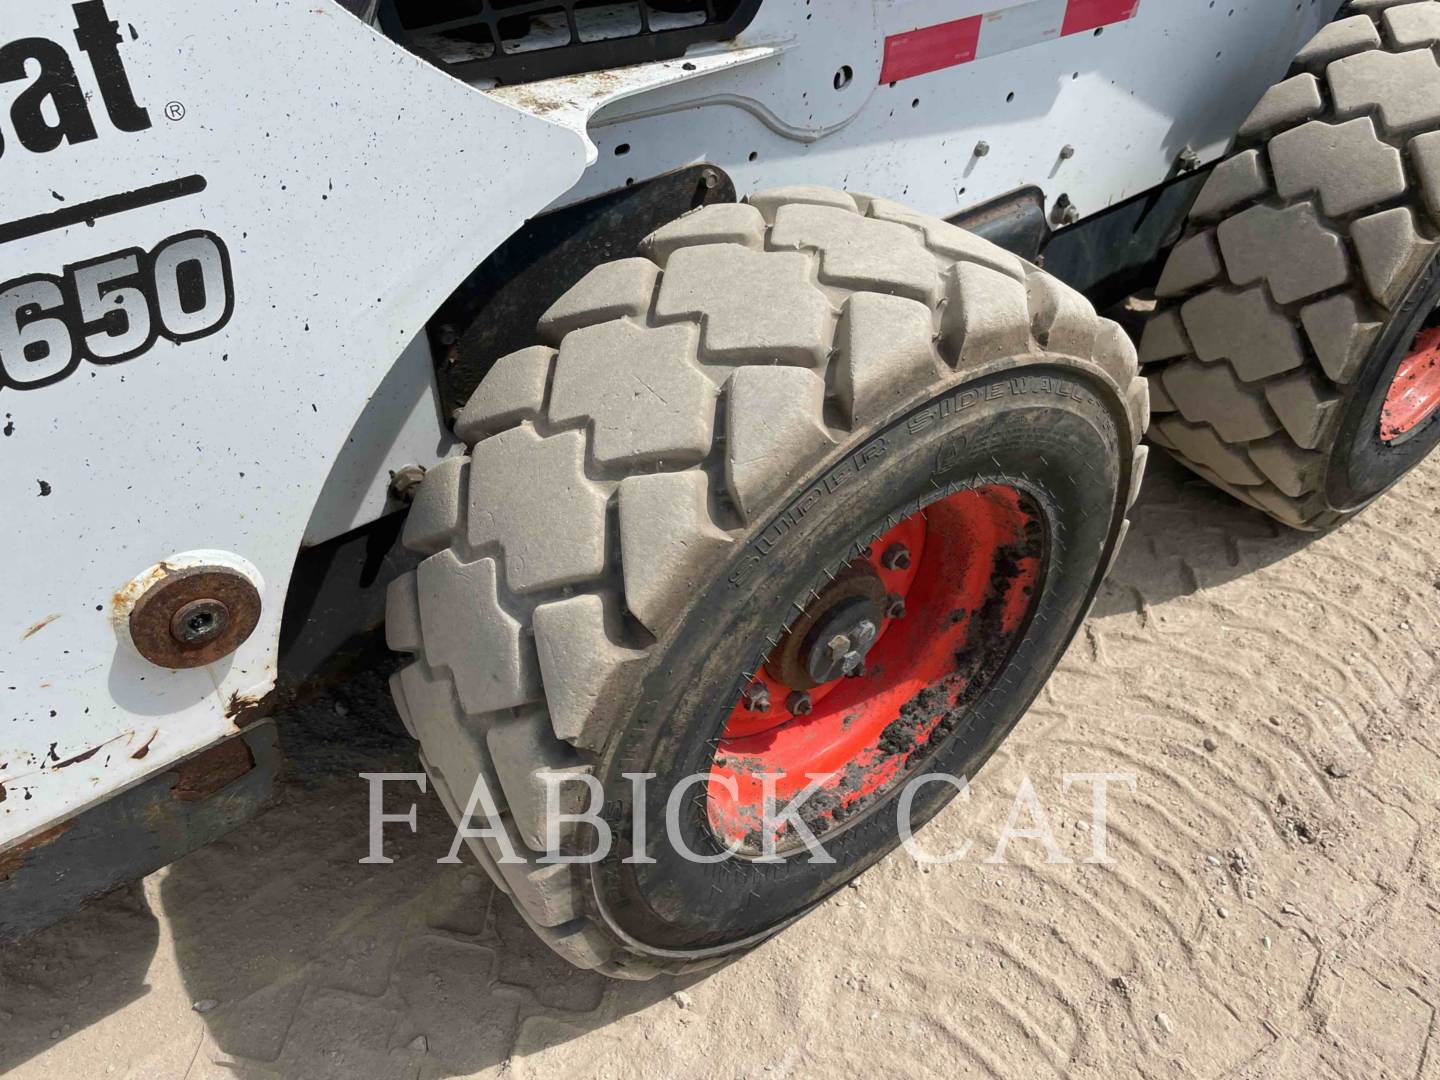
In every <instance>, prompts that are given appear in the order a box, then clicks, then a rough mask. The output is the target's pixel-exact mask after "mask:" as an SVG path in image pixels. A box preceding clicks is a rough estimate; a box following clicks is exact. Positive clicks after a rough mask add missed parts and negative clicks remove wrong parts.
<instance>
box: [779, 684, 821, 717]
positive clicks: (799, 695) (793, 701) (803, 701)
mask: <svg viewBox="0 0 1440 1080" xmlns="http://www.w3.org/2000/svg"><path fill="white" fill-rule="evenodd" d="M785 707H786V708H787V709H789V710H790V715H791V716H809V715H810V710H811V709H813V708H815V703H814V702H813V701H811V700H810V695H809V694H808V693H806V692H805V691H804V690H792V691H791V692H790V696H789V697H788V698H786V699H785Z"/></svg>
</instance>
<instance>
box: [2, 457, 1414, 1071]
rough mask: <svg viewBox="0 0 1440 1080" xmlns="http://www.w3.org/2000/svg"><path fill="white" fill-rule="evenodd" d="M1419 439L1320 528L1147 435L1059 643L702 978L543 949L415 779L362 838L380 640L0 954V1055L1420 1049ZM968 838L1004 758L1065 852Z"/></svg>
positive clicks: (1224, 1054) (685, 1064) (366, 1063)
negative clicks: (787, 904) (260, 805)
mask: <svg viewBox="0 0 1440 1080" xmlns="http://www.w3.org/2000/svg"><path fill="white" fill-rule="evenodd" d="M1437 629H1440V461H1436V462H1434V463H1432V464H1431V465H1429V467H1428V468H1426V469H1424V470H1423V471H1421V472H1420V473H1419V474H1417V475H1415V476H1414V477H1412V478H1411V479H1410V480H1409V481H1407V482H1406V483H1405V484H1404V485H1403V486H1402V487H1401V488H1400V489H1398V490H1397V491H1396V492H1395V493H1393V494H1392V495H1390V496H1389V497H1388V498H1386V499H1385V500H1384V501H1383V502H1382V503H1381V504H1380V505H1378V506H1377V507H1376V508H1374V509H1373V510H1372V511H1371V512H1369V513H1368V514H1366V515H1365V516H1364V517H1363V518H1361V519H1360V520H1359V521H1357V522H1355V523H1353V524H1352V525H1351V526H1350V527H1348V528H1347V529H1345V530H1344V531H1342V532H1341V533H1339V534H1336V535H1333V536H1329V537H1325V538H1323V539H1319V540H1309V539H1307V538H1305V537H1302V536H1298V535H1295V534H1292V533H1288V532H1282V531H1281V530H1279V529H1277V528H1276V527H1274V526H1272V525H1271V524H1270V523H1269V522H1268V521H1267V520H1266V519H1264V518H1262V517H1260V516H1259V515H1258V514H1256V513H1253V512H1251V511H1249V510H1247V509H1244V508H1242V507H1240V506H1238V505H1237V504H1235V503H1233V502H1231V501H1229V500H1228V499H1226V498H1225V497H1224V496H1221V495H1219V494H1217V493H1215V492H1213V491H1211V490H1210V489H1209V488H1207V487H1205V486H1204V485H1203V484H1201V483H1199V482H1198V481H1193V480H1191V479H1189V478H1188V477H1187V476H1186V475H1184V474H1182V473H1180V472H1179V471H1178V470H1177V469H1175V468H1174V467H1173V466H1170V465H1169V464H1168V463H1161V464H1159V465H1158V466H1157V467H1156V468H1155V470H1154V474H1153V477H1152V481H1151V483H1150V484H1149V486H1148V489H1147V491H1146V493H1145V495H1144V497H1143V499H1142V501H1141V503H1140V505H1139V507H1138V510H1137V513H1136V518H1135V526H1134V530H1133V531H1132V533H1131V540H1130V543H1129V546H1128V548H1127V550H1126V552H1125V554H1124V555H1123V556H1122V558H1121V561H1120V563H1119V565H1118V567H1117V569H1116V572H1115V574H1114V576H1113V578H1112V579H1111V582H1110V583H1109V584H1108V585H1107V586H1106V588H1105V591H1104V592H1103V594H1102V595H1101V597H1100V600H1099V602H1098V604H1097V605H1096V607H1095V610H1094V612H1093V614H1092V617H1091V619H1090V621H1089V622H1088V623H1087V625H1086V627H1085V631H1084V633H1083V634H1082V635H1080V637H1079V638H1078V639H1077V641H1076V643H1075V646H1074V648H1073V649H1072V651H1071V653H1070V655H1069V656H1068V658H1067V659H1066V661H1065V664H1064V666H1063V667H1062V669H1061V670H1060V672H1059V673H1058V674H1057V675H1056V677H1055V678H1054V679H1053V680H1052V682H1051V684H1050V686H1049V688H1048V689H1047V690H1046V691H1045V693H1044V695H1043V696H1042V698H1041V699H1040V701H1039V702H1038V703H1037V704H1036V706H1035V708H1034V709H1033V711H1032V712H1031V714H1030V715H1029V717H1028V718H1027V719H1026V720H1025V722H1024V723H1023V724H1022V726H1021V728H1020V731H1019V733H1018V734H1017V735H1016V736H1015V738H1014V739H1012V741H1011V742H1010V743H1009V744H1008V745H1007V747H1006V749H1005V750H1004V752H1003V753H1002V755H1001V757H999V758H997V759H996V761H995V762H993V763H992V765H991V766H990V767H989V768H988V769H987V770H986V771H985V772H984V774H983V775H982V776H981V777H980V778H979V780H978V781H977V782H976V784H975V786H974V792H973V796H972V798H971V800H970V802H969V803H968V804H966V803H956V804H954V805H953V806H952V807H951V808H950V810H948V811H947V812H946V813H945V814H944V815H942V817H941V818H940V819H939V820H937V821H936V822H935V823H934V824H933V825H932V826H931V827H930V828H929V829H927V830H925V831H924V832H923V833H922V834H921V840H922V841H923V842H924V844H925V845H926V846H928V847H930V848H931V849H932V850H940V849H942V848H950V847H954V846H956V845H958V844H959V843H960V842H961V841H962V840H963V839H964V838H966V837H973V838H974V839H975V852H974V853H973V854H972V855H971V856H970V857H968V858H966V859H964V860H962V861H959V862H956V863H953V864H950V865H946V866H934V867H921V866H919V865H917V864H916V863H915V862H913V861H912V860H911V859H910V858H908V857H907V856H906V855H904V854H903V853H897V854H896V855H895V856H893V857H891V858H890V859H888V860H887V861H886V862H884V863H883V864H882V865H880V866H879V867H877V868H876V869H874V870H873V871H871V872H870V873H869V874H867V875H866V876H865V877H864V878H863V879H862V880H861V882H860V883H859V887H858V888H852V889H846V890H843V891H842V894H841V895H840V896H837V897H836V898H834V899H833V900H831V901H830V902H829V903H827V904H826V905H824V906H823V907H822V908H821V909H820V910H819V911H817V912H815V913H814V914H813V915H811V916H809V917H808V918H806V919H804V920H803V921H802V922H801V923H800V924H798V925H796V926H795V927H793V928H791V929H790V930H789V931H788V932H786V933H785V934H783V935H781V936H780V937H779V938H778V939H777V940H775V941H773V942H772V943H770V944H768V945H766V946H765V947H763V948H761V949H760V950H759V951H757V952H756V953H754V954H752V955H750V956H748V957H746V958H744V959H742V960H740V961H738V962H735V963H733V964H731V965H729V966H728V967H726V968H724V969H722V970H720V971H718V972H716V973H713V974H710V975H709V976H707V977H703V978H699V979H689V980H683V981H677V980H659V981H656V982H653V983H649V984H626V983H608V982H606V981H605V980H603V979H601V978H598V977H594V976H591V975H588V974H584V973H578V972H575V971H573V970H570V969H569V968H567V967H565V966H564V965H563V964H561V963H560V962H558V961H556V960H554V959H552V958H551V957H550V955H549V954H548V953H547V952H545V951H544V950H543V949H542V948H540V947H539V946H538V945H537V944H536V943H535V942H534V941H533V940H532V939H531V938H530V936H529V935H528V933H527V932H526V930H525V929H524V927H523V926H522V925H521V923H520V921H519V919H518V918H517V917H516V916H515V915H514V914H513V913H512V912H511V910H510V909H509V906H508V903H507V902H506V901H505V900H504V898H503V897H497V896H496V895H495V894H494V891H493V890H492V888H491V887H490V885H489V884H488V882H487V881H486V880H485V879H484V877H483V875H482V874H480V873H479V872H478V871H477V870H476V869H475V868H474V867H472V866H458V867H457V866H436V865H435V864H434V860H435V859H436V858H437V857H438V856H440V855H442V854H443V853H444V852H445V851H446V850H447V848H448V846H449V840H450V831H449V828H448V824H447V822H446V820H445V817H444V814H443V812H442V811H441V810H440V809H439V807H438V805H437V804H436V803H434V802H433V801H432V800H426V799H423V798H422V799H421V818H420V820H421V828H420V832H419V834H418V835H416V836H411V835H410V834H408V833H407V832H405V831H403V830H402V829H394V828H392V829H391V830H390V832H389V834H388V837H389V839H388V848H389V851H390V853H391V854H392V855H393V856H395V859H396V861H395V863H394V864H393V865H391V866H362V865H360V864H359V863H358V862H357V860H358V859H359V858H360V857H361V856H362V855H363V854H364V848H365V843H366V833H365V824H364V822H365V809H366V800H367V791H366V788H365V785H364V784H363V783H362V782H361V781H360V780H358V779H357V778H356V776H355V773H356V772H358V771H362V770H374V769H395V770H401V771H404V770H409V769H411V768H412V767H413V757H412V755H411V750H410V748H409V746H408V745H406V743H405V740H404V736H403V733H401V732H400V730H399V725H398V723H397V722H396V721H395V719H394V718H393V715H392V714H391V713H390V711H389V706H388V703H387V702H386V701H385V699H384V697H383V694H382V692H381V691H382V684H381V682H380V679H379V677H378V676H377V675H370V676H366V677H362V678H360V679H357V680H355V681H354V682H353V683H351V684H348V685H347V686H345V687H344V688H342V689H341V690H340V691H339V692H338V693H337V694H336V695H335V696H334V697H331V698H327V699H324V700H322V701H319V702H315V703H313V704H311V705H309V706H307V707H306V708H304V709H302V710H300V711H298V712H297V714H296V715H294V716H291V717H288V718H287V719H286V721H285V724H284V727H282V737H283V738H284V739H285V741H286V744H287V748H288V751H289V753H290V755H291V757H292V760H293V762H294V765H293V771H292V773H291V775H289V776H288V777H287V778H286V780H285V782H284V785H283V786H284V800H283V802H282V803H281V804H280V805H279V806H277V807H276V808H275V809H273V810H271V811H269V812H268V813H266V814H265V815H263V816H262V817H261V818H260V819H258V820H256V821H254V822H252V823H251V824H249V825H247V826H245V827H244V828H242V829H240V830H239V831H237V832H235V833H233V834H231V835H230V836H229V837H227V838H225V839H223V840H221V841H220V842H218V843H216V844H213V845H212V846H210V847H208V848H206V849H203V850H201V851H199V852H197V853H195V854H193V855H191V856H189V857H188V858H186V859H184V860H182V861H181V862H179V863H177V864H176V865H174V866H172V867H170V868H169V869H167V870H165V871H162V872H160V873H157V874H155V875H153V876H152V877H150V878H149V879H147V880H146V881H144V882H143V883H141V884H140V885H137V886H136V887H134V888H131V889H126V890H122V891H120V892H118V893H116V894H113V895H111V896H110V897H107V898H105V899H104V900H102V901H99V902H97V903H95V904H94V905H92V906H91V907H90V908H88V909H87V910H85V911H83V912H81V913H80V914H78V915H76V916H75V917H73V918H71V919H70V920H68V921H66V922H65V923H63V924H61V925H59V926H56V927H53V928H52V929H50V930H48V931H45V932H43V933H41V934H39V935H37V936H35V937H33V938H31V939H30V940H28V941H27V942H24V943H22V944H21V945H19V946H15V947H11V948H8V949H6V950H3V951H0V1072H4V1073H7V1074H8V1075H11V1076H14V1077H16V1078H17V1080H18V1078H29V1077H46V1078H52V1077H64V1078H70V1077H75V1078H83V1077H92V1076H96V1077H108V1076H115V1077H137V1078H147V1080H149V1078H172V1077H173V1078H180V1077H191V1078H200V1077H222V1076H238V1077H243V1078H257V1080H258V1078H268V1077H285V1078H305V1080H309V1078H324V1077H336V1078H345V1080H355V1078H360V1077H396V1078H407V1080H408V1078H428V1077H440V1076H450V1075H487V1076H489V1075H502V1074H504V1075H510V1074H513V1075H516V1076H569V1075H574V1076H600V1077H606V1076H609V1077H620V1076H634V1075H639V1076H706V1077H711V1076H715V1077H730V1076H735V1077H741V1076H756V1077H760V1076H765V1077H784V1076H803V1075H821V1074H825V1075H843V1074H850V1075H857V1076H865V1075H876V1074H880V1073H892V1074H903V1075H916V1076H931V1075H934V1076H940V1075H944V1076H953V1075H963V1076H987V1075H988V1076H996V1077H1016V1078H1027V1080H1028V1078H1032V1077H1033V1078H1039V1077H1047V1076H1079V1077H1119V1076H1142V1077H1150V1078H1159V1077H1220V1076H1228V1077H1257V1078H1258V1077H1265V1078H1292V1077H1293V1078H1303V1080H1325V1078H1341V1077H1344V1078H1350V1077H1393V1078H1402V1077H1403V1078H1406V1080H1409V1078H1418V1080H1437V1078H1440V1034H1437V1014H1436V1009H1437V1006H1440V828H1437V825H1440V652H1437V642H1440V634H1437ZM1077 772H1130V773H1133V774H1135V776H1136V777H1137V781H1138V782H1137V790H1136V791H1135V793H1134V794H1133V795H1132V794H1128V793H1125V792H1123V791H1118V790H1117V791H1116V792H1115V793H1114V795H1113V807H1112V812H1111V815H1110V845H1111V854H1112V855H1113V856H1114V857H1115V859H1116V860H1117V861H1116V863H1115V865H1113V866H1108V867H1105V866H1094V865H1083V864H1079V863H1072V864H1068V865H1067V864H1048V863H1047V862H1046V861H1045V858H1046V856H1045V850H1044V848H1043V846H1042V845H1041V844H1040V843H1039V842H1037V841H1035V840H1019V841H1016V842H1015V843H1014V844H1013V845H1012V846H1011V848H1010V851H1009V864H1008V865H1003V866H997V865H989V864H986V863H985V862H983V861H982V855H983V854H984V853H985V852H987V851H989V850H992V849H993V847H994V842H995V838H996V836H997V834H998V830H999V829H1000V827H1001V825H1002V824H1003V822H1004V820H1005V818H1006V816H1007V814H1008V812H1009V809H1010V807H1011V804H1012V801H1013V799H1014V797H1015V793H1016V791H1017V790H1018V788H1019V786H1020V784H1021V779H1022V777H1023V776H1026V775H1028V776H1029V777H1030V778H1031V779H1032V781H1033V783H1034V785H1035V788H1036V790H1037V792H1038V793H1039V796H1040V799H1041V800H1042V801H1043V803H1044V805H1045V806H1046V808H1047V810H1048V811H1049V814H1050V817H1051V824H1052V825H1053V827H1054V830H1055V833H1056V835H1057V837H1058V840H1059V843H1060V845H1061V847H1062V849H1063V850H1064V851H1065V853H1066V854H1068V855H1070V856H1072V857H1073V858H1075V859H1080V858H1083V857H1084V856H1085V855H1086V854H1088V853H1089V851H1090V847H1091V832H1090V828H1089V816H1090V809H1089V808H1090V802H1089V800H1090V796H1089V792H1088V789H1087V788H1086V787H1085V786H1084V785H1080V786H1077V787H1075V788H1073V789H1072V790H1071V791H1070V792H1069V793H1068V794H1067V793H1065V792H1063V791H1062V787H1061V777H1062V776H1063V774H1065V773H1077Z"/></svg>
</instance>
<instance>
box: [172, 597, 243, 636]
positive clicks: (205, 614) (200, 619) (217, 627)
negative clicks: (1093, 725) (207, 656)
mask: <svg viewBox="0 0 1440 1080" xmlns="http://www.w3.org/2000/svg"><path fill="white" fill-rule="evenodd" d="M229 622H230V609H229V608H228V607H226V606H225V603H224V601H222V600H216V599H214V598H213V597H208V596H207V597H202V598H201V599H199V600H191V601H190V602H189V603H188V604H185V605H182V606H181V607H180V609H179V610H178V611H176V612H175V614H174V615H172V616H171V617H170V636H171V637H173V638H174V639H175V640H176V641H178V642H179V643H180V644H181V645H183V646H185V647H186V648H194V647H195V646H197V645H203V644H205V642H207V641H210V640H212V639H214V638H217V637H219V636H220V635H221V634H223V633H224V632H225V627H226V626H227V625H229Z"/></svg>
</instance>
